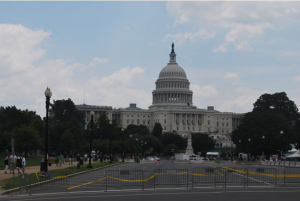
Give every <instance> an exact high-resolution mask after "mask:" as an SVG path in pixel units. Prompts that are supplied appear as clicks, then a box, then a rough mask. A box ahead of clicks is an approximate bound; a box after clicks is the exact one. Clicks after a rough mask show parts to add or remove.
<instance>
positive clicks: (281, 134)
mask: <svg viewBox="0 0 300 201" xmlns="http://www.w3.org/2000/svg"><path fill="white" fill-rule="evenodd" d="M280 136H281V137H280V138H281V140H280V142H281V148H280V150H281V151H280V160H282V148H283V146H282V144H283V142H282V141H283V131H280Z"/></svg>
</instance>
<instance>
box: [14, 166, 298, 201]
mask: <svg viewBox="0 0 300 201" xmlns="http://www.w3.org/2000/svg"><path fill="white" fill-rule="evenodd" d="M284 170H285V167H279V166H272V167H270V166H262V165H237V164H235V163H233V162H229V161H228V162H227V161H221V163H215V162H213V161H210V162H205V163H202V164H182V163H172V161H171V160H163V161H161V162H159V164H155V163H153V164H142V163H140V164H139V163H121V164H117V165H115V166H111V167H107V168H103V169H99V170H95V171H92V172H89V173H85V174H80V175H76V176H72V177H68V178H67V179H66V180H65V184H63V185H62V186H63V187H62V188H60V189H58V188H55V187H53V186H55V185H53V184H52V185H49V184H45V185H46V186H47V187H43V185H42V184H41V185H38V186H37V187H33V188H32V189H31V190H32V191H31V193H32V196H28V195H25V194H23V195H21V197H20V196H16V195H15V196H13V197H9V199H22V200H26V199H28V200H36V199H38V198H40V196H41V195H42V194H43V195H45V196H46V197H45V199H46V198H47V199H52V198H53V197H57V199H58V200H60V199H61V200H68V199H71V198H73V199H79V198H84V197H88V198H91V200H93V199H96V197H97V196H100V195H101V196H104V197H106V198H107V199H108V200H109V199H113V197H114V196H120V197H119V198H118V200H119V199H125V198H126V197H128V196H132V197H134V198H133V199H140V197H141V196H146V195H151V196H153V197H155V196H158V197H160V198H161V197H164V196H166V197H169V196H171V195H172V196H171V197H172V199H173V200H177V199H178V198H179V197H181V196H182V195H188V196H191V197H193V196H196V197H197V196H199V195H200V194H201V196H204V197H207V196H208V197H209V196H210V195H212V194H214V195H219V194H223V193H224V194H231V193H233V192H235V195H236V194H237V195H238V194H241V195H242V194H243V193H245V194H247V193H250V192H252V193H255V196H258V195H260V196H258V199H259V200H260V199H261V198H263V197H264V196H265V195H266V194H268V193H272V192H273V193H274V192H276V193H278V192H282V194H287V195H288V197H291V198H292V197H293V195H294V194H297V193H298V195H299V193H300V182H299V173H298V172H297V174H290V175H291V178H290V179H293V178H295V179H296V180H295V181H294V180H291V181H293V183H291V184H286V185H285V186H284V179H287V178H284V177H283V175H284ZM293 170H294V169H293ZM296 170H297V171H299V170H300V168H296ZM201 171H202V172H201ZM275 175H276V176H275ZM225 178H226V180H225ZM65 185H66V186H65ZM65 187H66V188H65ZM225 187H226V188H225ZM174 195H178V196H174ZM147 198H148V197H147ZM237 198H238V196H237V197H235V199H234V200H238V199H237ZM43 199H44V198H43ZM154 199H156V198H154ZM274 199H275V200H279V199H278V197H277V198H276V197H274ZM223 200H226V199H225V198H224V199H223ZM244 200H245V199H244Z"/></svg>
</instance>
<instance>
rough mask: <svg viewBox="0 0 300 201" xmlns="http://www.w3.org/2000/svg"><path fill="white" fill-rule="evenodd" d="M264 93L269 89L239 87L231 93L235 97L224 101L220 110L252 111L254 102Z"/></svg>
mask: <svg viewBox="0 0 300 201" xmlns="http://www.w3.org/2000/svg"><path fill="white" fill-rule="evenodd" d="M264 93H267V91H260V90H255V89H251V88H249V87H238V88H237V89H236V91H235V92H234V93H233V94H231V95H230V96H231V97H235V98H234V99H231V100H226V101H224V102H223V104H222V105H221V106H220V108H219V109H220V111H244V112H246V111H252V109H253V103H255V102H256V100H257V99H258V98H259V97H260V96H261V95H262V94H264Z"/></svg>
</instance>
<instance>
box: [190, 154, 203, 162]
mask: <svg viewBox="0 0 300 201" xmlns="http://www.w3.org/2000/svg"><path fill="white" fill-rule="evenodd" d="M191 160H197V161H198V160H203V158H202V157H200V155H191V156H190V161H191Z"/></svg>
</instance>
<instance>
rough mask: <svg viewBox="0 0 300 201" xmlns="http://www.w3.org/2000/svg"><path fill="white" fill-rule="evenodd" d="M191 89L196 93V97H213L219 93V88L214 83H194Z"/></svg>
mask: <svg viewBox="0 0 300 201" xmlns="http://www.w3.org/2000/svg"><path fill="white" fill-rule="evenodd" d="M191 90H192V91H193V93H194V97H213V96H217V95H218V90H217V88H216V87H215V86H213V85H207V86H199V85H193V84H192V85H191Z"/></svg>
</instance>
